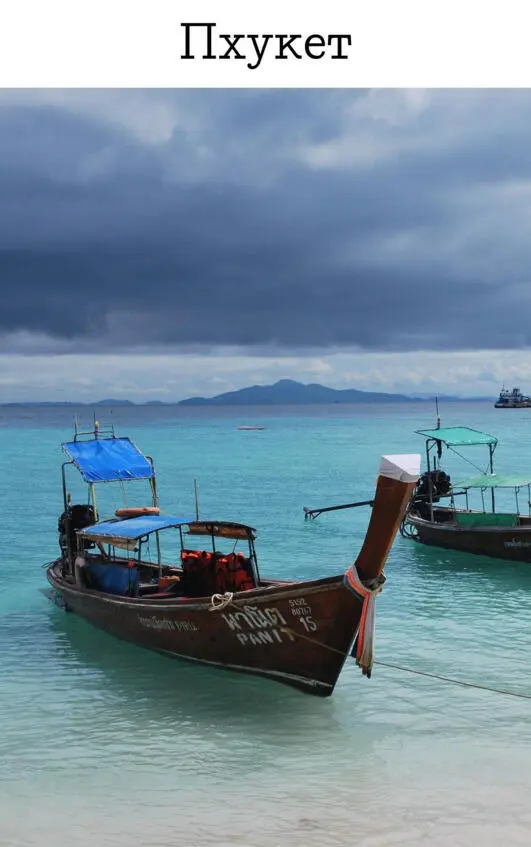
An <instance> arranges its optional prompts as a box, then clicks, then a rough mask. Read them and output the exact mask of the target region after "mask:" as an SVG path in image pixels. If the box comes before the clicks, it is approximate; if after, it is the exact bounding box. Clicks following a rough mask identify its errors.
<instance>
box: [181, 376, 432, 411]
mask: <svg viewBox="0 0 531 847" xmlns="http://www.w3.org/2000/svg"><path fill="white" fill-rule="evenodd" d="M415 399H418V398H413V397H407V396H406V395H405V394H383V393H381V392H374V391H358V390H357V389H355V388H343V389H336V388H327V387H326V386H324V385H319V384H318V383H310V384H309V385H303V384H302V383H301V382H295V380H293V379H281V380H279V381H278V382H275V383H274V385H251V386H249V388H240V389H239V390H238V391H227V392H225V393H224V394H217V395H216V396H215V397H189V398H188V399H187V400H181V401H180V403H179V404H178V405H179V406H295V405H306V406H314V405H323V404H332V403H342V404H347V403H412V402H414V400H415Z"/></svg>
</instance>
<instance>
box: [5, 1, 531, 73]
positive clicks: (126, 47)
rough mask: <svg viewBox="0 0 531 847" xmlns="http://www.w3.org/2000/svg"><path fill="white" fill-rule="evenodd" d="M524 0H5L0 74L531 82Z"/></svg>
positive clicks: (530, 57) (526, 16)
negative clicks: (502, 0) (304, 0)
mask: <svg viewBox="0 0 531 847" xmlns="http://www.w3.org/2000/svg"><path fill="white" fill-rule="evenodd" d="M528 9H529V6H528V4H527V3H525V2H523V0H504V2H501V0H496V2H493V1H492V0H491V1H490V2H489V0H483V2H479V0H445V2H441V0H326V2H320V3H315V2H300V0H284V2H280V0H270V1H269V2H264V3H249V2H242V0H216V2H211V0H187V2H178V1H177V0H173V1H172V0H3V2H2V4H1V7H0V86H1V87H22V88H54V87H58V88H59V87H60V88H65V87H69V88H81V87H102V88H114V87H116V88H152V87H157V88H158V87H162V88H163V87H172V88H173V87H177V88H195V87H201V88H207V87H208V88H257V87H280V88H298V87H305V88H311V87H319V88H331V87H342V88H363V87H373V88H401V87H413V88H414V87H428V88H431V87H454V86H455V87H469V86H470V87H478V86H479V87H494V86H496V87H531V56H530V53H529V29H528V26H527V22H528V18H529V11H528Z"/></svg>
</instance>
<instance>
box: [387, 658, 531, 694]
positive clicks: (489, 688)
mask: <svg viewBox="0 0 531 847" xmlns="http://www.w3.org/2000/svg"><path fill="white" fill-rule="evenodd" d="M374 664H375V665H381V666H382V667H384V668H391V669H392V670H395V671H403V672H404V673H413V674H417V675H418V676H428V677H430V678H431V679H438V680H441V681H442V682H451V683H453V685H462V686H463V687H464V688H479V689H480V690H481V691H492V692H493V693H494V694H504V695H505V696H506V697H520V698H521V699H523V700H531V694H522V693H520V692H519V691H507V689H506V688H494V687H492V686H490V685H480V684H479V683H478V682H465V681H464V680H462V679H454V678H453V677H451V676H443V675H442V674H438V673H430V672H429V671H419V670H416V668H406V667H405V666H404V665H393V664H391V663H390V662H378V661H375V663H374Z"/></svg>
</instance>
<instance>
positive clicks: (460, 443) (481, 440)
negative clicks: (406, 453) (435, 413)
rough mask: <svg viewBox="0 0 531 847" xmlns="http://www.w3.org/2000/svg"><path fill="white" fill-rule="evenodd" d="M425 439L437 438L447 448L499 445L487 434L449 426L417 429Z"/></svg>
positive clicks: (462, 427) (467, 428)
mask: <svg viewBox="0 0 531 847" xmlns="http://www.w3.org/2000/svg"><path fill="white" fill-rule="evenodd" d="M416 432H417V434H418V435H423V436H424V438H435V439H436V440H437V441H442V443H443V444H446V446H447V447H465V446H467V445H468V446H473V445H475V444H497V443H498V439H497V438H495V437H494V436H493V435H489V434H488V433H486V432H479V430H477V429H470V427H468V426H447V427H441V428H440V429H417V430H416Z"/></svg>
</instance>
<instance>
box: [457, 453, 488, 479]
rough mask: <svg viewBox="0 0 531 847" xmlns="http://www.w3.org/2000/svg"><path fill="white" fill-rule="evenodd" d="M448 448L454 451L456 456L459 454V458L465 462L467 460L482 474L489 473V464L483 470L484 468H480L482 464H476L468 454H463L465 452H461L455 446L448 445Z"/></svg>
mask: <svg viewBox="0 0 531 847" xmlns="http://www.w3.org/2000/svg"><path fill="white" fill-rule="evenodd" d="M448 450H451V451H452V453H455V454H456V456H459V458H460V459H462V460H463V462H467V463H468V464H469V465H471V466H472V467H473V468H475V469H476V470H477V471H479V472H480V474H486V473H487V471H488V465H487V467H486V468H485V470H483V468H480V466H479V465H476V464H475V463H474V462H473V461H472V460H471V459H468V458H467V457H466V456H463V454H462V453H460V452H459V450H456V449H455V447H448Z"/></svg>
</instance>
